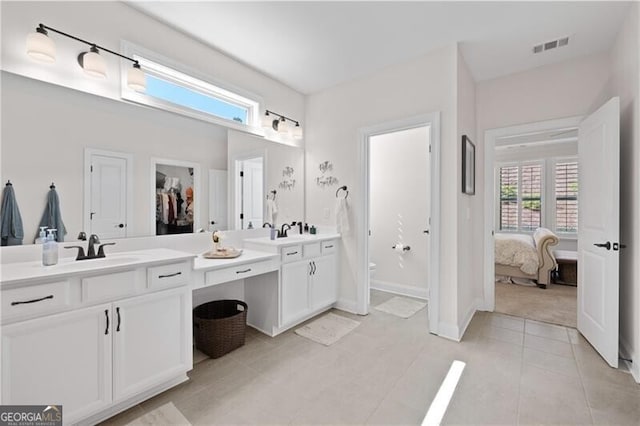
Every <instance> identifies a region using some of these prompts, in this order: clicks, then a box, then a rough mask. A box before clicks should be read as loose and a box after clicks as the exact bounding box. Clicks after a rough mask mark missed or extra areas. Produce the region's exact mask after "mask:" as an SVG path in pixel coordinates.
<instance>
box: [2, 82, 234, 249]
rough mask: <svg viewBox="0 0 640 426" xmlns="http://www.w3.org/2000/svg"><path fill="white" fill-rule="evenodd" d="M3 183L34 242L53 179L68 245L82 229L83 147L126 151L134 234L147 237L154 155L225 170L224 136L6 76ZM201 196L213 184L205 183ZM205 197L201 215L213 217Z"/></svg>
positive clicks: (186, 121)
mask: <svg viewBox="0 0 640 426" xmlns="http://www.w3.org/2000/svg"><path fill="white" fill-rule="evenodd" d="M1 136H2V158H1V159H0V167H1V168H0V171H1V176H0V179H1V181H2V182H6V180H7V179H11V181H12V182H13V183H14V189H15V192H16V198H17V200H18V203H19V207H20V212H21V214H22V219H23V223H24V228H25V240H24V243H25V244H27V243H32V242H33V240H32V238H35V235H36V233H37V231H38V223H39V221H40V217H41V215H42V211H43V209H44V206H45V197H46V194H47V192H48V190H49V185H50V184H51V182H55V183H56V190H57V192H58V195H59V196H60V201H61V208H62V217H63V220H64V222H65V224H66V227H67V231H68V235H67V240H72V239H75V237H76V236H77V235H78V232H79V231H81V230H82V228H83V223H82V206H83V198H84V197H83V195H84V194H83V176H84V149H85V148H86V147H91V148H98V149H104V150H110V151H119V152H127V153H131V154H133V155H134V160H133V184H134V186H133V192H134V200H133V212H134V214H133V223H132V224H128V229H129V231H130V232H131V233H130V234H129V235H130V236H141V235H149V232H150V231H149V230H150V229H151V224H150V223H149V220H150V209H151V201H152V196H153V197H155V194H149V191H150V187H151V182H150V179H151V177H150V176H151V172H150V166H151V157H160V158H169V159H174V160H182V161H190V162H195V163H198V164H200V167H201V170H202V172H203V176H205V177H206V171H207V170H208V169H211V168H215V169H226V164H227V146H226V145H227V144H226V131H225V130H223V129H222V128H220V127H217V126H214V125H212V124H207V123H204V122H201V121H198V120H194V119H190V118H186V117H182V116H179V115H176V114H172V113H169V112H164V111H159V110H154V109H148V108H140V107H138V106H135V105H131V104H126V103H122V102H116V101H113V100H111V99H105V98H102V97H98V96H94V95H91V94H88V93H83V92H80V91H76V90H70V89H67V88H64V87H61V86H56V85H52V84H48V83H44V82H41V81H38V80H33V79H30V78H26V77H21V76H18V75H15V74H9V73H6V72H3V73H2V129H1ZM201 188H202V194H203V195H204V194H208V181H207V179H206V178H205V179H202V182H201ZM206 198H207V197H206V195H204V197H203V198H202V199H201V200H199V209H200V217H201V218H203V220H205V219H206V218H208V217H209V216H208V209H209V205H208V201H207V199H206Z"/></svg>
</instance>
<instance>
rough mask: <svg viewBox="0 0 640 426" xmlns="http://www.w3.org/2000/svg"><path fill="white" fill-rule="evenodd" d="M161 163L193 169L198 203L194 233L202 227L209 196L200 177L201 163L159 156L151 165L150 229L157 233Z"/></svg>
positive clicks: (194, 188)
mask: <svg viewBox="0 0 640 426" xmlns="http://www.w3.org/2000/svg"><path fill="white" fill-rule="evenodd" d="M158 164H160V165H163V166H176V167H187V168H191V169H193V192H194V193H195V194H196V195H195V198H194V200H193V202H194V203H195V204H196V205H195V208H194V209H193V233H194V234H195V233H197V232H198V229H200V226H201V222H200V212H201V211H202V206H203V205H205V204H204V200H205V199H208V198H209V194H205V193H204V192H203V191H202V184H201V180H200V179H201V178H200V164H199V163H194V162H191V161H182V160H173V159H171V158H158V157H151V162H150V166H149V207H150V212H149V231H150V232H151V235H152V236H157V235H156V166H157V165H158Z"/></svg>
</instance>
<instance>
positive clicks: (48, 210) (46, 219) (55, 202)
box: [36, 188, 67, 243]
mask: <svg viewBox="0 0 640 426" xmlns="http://www.w3.org/2000/svg"><path fill="white" fill-rule="evenodd" d="M42 226H46V227H47V229H57V231H56V241H58V242H59V243H61V242H63V241H64V236H65V235H67V228H66V227H65V226H64V222H63V221H62V213H61V212H60V199H59V198H58V193H57V192H56V190H55V189H54V188H51V190H49V194H48V195H47V205H46V207H45V208H44V213H42V219H40V227H42ZM36 238H38V235H36Z"/></svg>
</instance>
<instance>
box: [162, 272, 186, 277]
mask: <svg viewBox="0 0 640 426" xmlns="http://www.w3.org/2000/svg"><path fill="white" fill-rule="evenodd" d="M176 275H182V272H175V273H173V274H168V275H158V278H171V277H175V276H176Z"/></svg>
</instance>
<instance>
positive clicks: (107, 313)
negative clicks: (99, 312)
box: [104, 309, 109, 334]
mask: <svg viewBox="0 0 640 426" xmlns="http://www.w3.org/2000/svg"><path fill="white" fill-rule="evenodd" d="M104 316H105V317H106V318H107V326H106V327H105V329H104V334H109V310H108V309H105V310H104Z"/></svg>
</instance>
